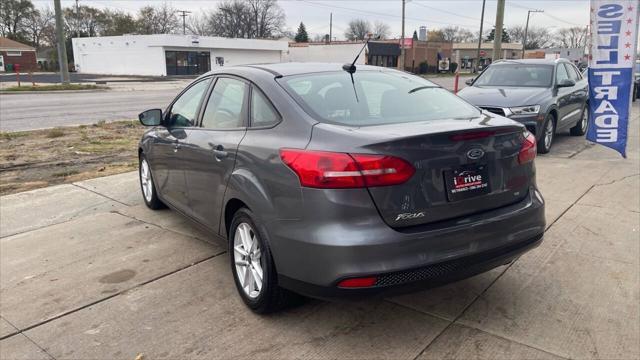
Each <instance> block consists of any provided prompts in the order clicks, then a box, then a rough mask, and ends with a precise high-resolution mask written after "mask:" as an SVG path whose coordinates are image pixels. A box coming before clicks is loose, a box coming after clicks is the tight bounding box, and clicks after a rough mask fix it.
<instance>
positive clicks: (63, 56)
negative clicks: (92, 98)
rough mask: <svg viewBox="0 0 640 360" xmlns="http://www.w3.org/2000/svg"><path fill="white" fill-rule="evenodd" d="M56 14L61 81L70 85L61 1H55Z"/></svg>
mask: <svg viewBox="0 0 640 360" xmlns="http://www.w3.org/2000/svg"><path fill="white" fill-rule="evenodd" d="M53 7H54V11H55V14H56V37H57V40H58V63H59V65H60V80H61V81H62V83H63V84H69V63H68V61H67V46H66V44H65V41H66V38H65V37H64V28H63V27H62V5H60V0H53Z"/></svg>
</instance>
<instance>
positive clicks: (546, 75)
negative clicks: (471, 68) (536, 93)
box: [473, 64, 553, 87]
mask: <svg viewBox="0 0 640 360" xmlns="http://www.w3.org/2000/svg"><path fill="white" fill-rule="evenodd" d="M552 79H553V65H532V64H500V65H497V64H495V65H491V66H489V67H488V68H487V70H485V71H484V72H483V73H482V75H480V76H479V77H478V79H477V80H476V81H474V83H473V86H516V87H549V86H551V80H552Z"/></svg>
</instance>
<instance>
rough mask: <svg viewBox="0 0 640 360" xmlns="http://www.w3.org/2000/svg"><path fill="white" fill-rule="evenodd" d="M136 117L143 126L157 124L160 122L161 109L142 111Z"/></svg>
mask: <svg viewBox="0 0 640 360" xmlns="http://www.w3.org/2000/svg"><path fill="white" fill-rule="evenodd" d="M138 119H140V122H141V123H142V125H144V126H158V125H160V123H162V110H160V109H151V110H147V111H143V112H142V113H140V115H138Z"/></svg>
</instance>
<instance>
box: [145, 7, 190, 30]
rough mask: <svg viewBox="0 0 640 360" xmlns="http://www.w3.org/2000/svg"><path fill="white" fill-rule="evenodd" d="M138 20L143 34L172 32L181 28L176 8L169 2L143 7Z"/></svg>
mask: <svg viewBox="0 0 640 360" xmlns="http://www.w3.org/2000/svg"><path fill="white" fill-rule="evenodd" d="M137 22H138V30H139V31H140V33H142V34H171V33H175V32H176V31H177V30H178V29H179V28H180V22H179V21H178V16H177V15H176V10H175V9H174V8H173V7H171V6H170V5H168V4H167V3H163V4H162V5H160V6H145V7H143V8H141V9H140V10H139V11H138V17H137Z"/></svg>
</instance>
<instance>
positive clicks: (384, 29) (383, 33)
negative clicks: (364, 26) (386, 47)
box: [372, 20, 391, 39]
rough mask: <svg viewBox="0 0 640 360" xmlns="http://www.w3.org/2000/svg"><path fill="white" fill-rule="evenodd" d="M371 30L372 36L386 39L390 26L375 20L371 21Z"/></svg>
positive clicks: (389, 32)
mask: <svg viewBox="0 0 640 360" xmlns="http://www.w3.org/2000/svg"><path fill="white" fill-rule="evenodd" d="M372 32H373V36H375V37H377V38H380V39H386V38H388V37H389V35H390V34H391V28H390V27H389V25H387V24H386V23H384V22H382V21H378V20H376V21H375V22H374V23H373V30H372Z"/></svg>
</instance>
